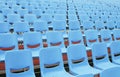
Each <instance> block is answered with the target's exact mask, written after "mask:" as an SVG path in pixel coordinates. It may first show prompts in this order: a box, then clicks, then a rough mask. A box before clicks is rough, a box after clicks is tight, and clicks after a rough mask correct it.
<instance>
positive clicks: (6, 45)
mask: <svg viewBox="0 0 120 77" xmlns="http://www.w3.org/2000/svg"><path fill="white" fill-rule="evenodd" d="M12 50H18V43H17V37H16V34H10V33H5V34H0V61H4V60H5V53H6V52H7V51H12Z"/></svg>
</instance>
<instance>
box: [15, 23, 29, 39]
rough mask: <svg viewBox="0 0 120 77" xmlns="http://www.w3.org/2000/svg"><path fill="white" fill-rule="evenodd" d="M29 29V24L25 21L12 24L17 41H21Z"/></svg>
mask: <svg viewBox="0 0 120 77" xmlns="http://www.w3.org/2000/svg"><path fill="white" fill-rule="evenodd" d="M29 31H30V30H29V25H28V23H27V22H16V23H15V24H14V32H15V33H17V35H18V37H17V38H18V40H19V41H22V40H23V35H24V33H25V32H29Z"/></svg>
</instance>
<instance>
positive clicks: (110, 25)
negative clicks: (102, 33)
mask: <svg viewBox="0 0 120 77" xmlns="http://www.w3.org/2000/svg"><path fill="white" fill-rule="evenodd" d="M106 27H107V28H108V29H110V30H112V29H114V28H115V23H114V21H113V20H109V21H107V23H106Z"/></svg>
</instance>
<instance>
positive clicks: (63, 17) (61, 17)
mask: <svg viewBox="0 0 120 77" xmlns="http://www.w3.org/2000/svg"><path fill="white" fill-rule="evenodd" d="M54 20H64V21H66V15H65V14H55V15H54Z"/></svg>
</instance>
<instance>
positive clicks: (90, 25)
mask: <svg viewBox="0 0 120 77" xmlns="http://www.w3.org/2000/svg"><path fill="white" fill-rule="evenodd" d="M82 25H83V29H84V30H88V29H93V26H94V24H93V22H92V21H89V20H87V21H86V20H85V21H84V22H83V24H82Z"/></svg>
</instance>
